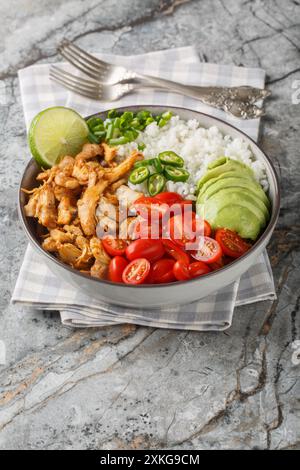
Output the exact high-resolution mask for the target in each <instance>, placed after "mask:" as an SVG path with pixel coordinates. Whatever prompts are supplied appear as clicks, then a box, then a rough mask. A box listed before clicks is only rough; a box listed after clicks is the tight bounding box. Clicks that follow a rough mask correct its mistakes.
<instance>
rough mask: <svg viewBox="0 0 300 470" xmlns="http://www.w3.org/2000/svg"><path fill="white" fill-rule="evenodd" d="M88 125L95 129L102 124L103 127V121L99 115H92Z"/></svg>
mask: <svg viewBox="0 0 300 470" xmlns="http://www.w3.org/2000/svg"><path fill="white" fill-rule="evenodd" d="M86 123H87V125H88V126H89V128H90V129H92V130H93V129H94V127H95V126H98V125H102V127H103V121H102V119H101V118H99V117H91V118H89V119H88V120H87V121H86Z"/></svg>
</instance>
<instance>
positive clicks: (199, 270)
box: [189, 261, 211, 277]
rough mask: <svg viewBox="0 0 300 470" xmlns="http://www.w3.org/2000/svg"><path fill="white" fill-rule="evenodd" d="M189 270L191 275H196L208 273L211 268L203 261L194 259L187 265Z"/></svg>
mask: <svg viewBox="0 0 300 470" xmlns="http://www.w3.org/2000/svg"><path fill="white" fill-rule="evenodd" d="M189 272H190V276H191V277H198V276H203V275H204V274H207V273H210V272H211V269H210V267H209V266H208V265H207V264H205V263H203V261H195V262H194V263H191V264H190V265H189Z"/></svg>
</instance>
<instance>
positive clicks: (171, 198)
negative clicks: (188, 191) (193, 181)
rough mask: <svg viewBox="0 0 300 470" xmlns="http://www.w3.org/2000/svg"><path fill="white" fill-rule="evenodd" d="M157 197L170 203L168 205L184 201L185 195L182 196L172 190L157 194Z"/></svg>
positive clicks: (165, 202)
mask: <svg viewBox="0 0 300 470" xmlns="http://www.w3.org/2000/svg"><path fill="white" fill-rule="evenodd" d="M155 199H156V200H157V201H159V202H161V203H164V204H168V206H172V205H173V204H178V203H183V202H184V200H183V197H182V196H180V194H178V193H172V192H163V193H159V194H157V195H156V196H155Z"/></svg>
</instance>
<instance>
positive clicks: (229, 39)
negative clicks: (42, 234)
mask: <svg viewBox="0 0 300 470" xmlns="http://www.w3.org/2000/svg"><path fill="white" fill-rule="evenodd" d="M299 5H300V2H299V1H298V0H287V1H285V2H279V1H278V0H277V1H276V0H275V1H271V0H254V1H249V0H248V1H247V0H246V1H243V0H238V1H237V0H201V1H200V0H198V1H197V0H194V1H192V0H191V1H188V0H173V1H172V0H161V1H159V0H131V1H129V0H102V1H101V0H88V1H85V2H83V1H81V0H53V1H51V2H49V1H46V0H40V1H39V2H34V1H32V0H31V1H28V0H12V1H10V2H2V3H1V5H0V10H1V18H2V39H1V47H0V56H1V60H0V64H1V65H0V109H1V113H0V126H1V136H2V138H1V141H0V148H1V150H0V152H1V159H0V166H1V170H0V181H1V184H0V191H1V205H0V211H1V212H0V214H1V233H0V236H1V246H2V247H4V250H3V249H2V253H1V265H2V269H1V273H0V277H1V289H2V294H1V300H0V302H1V328H0V332H1V333H0V339H1V341H2V345H3V344H5V347H6V363H5V364H4V365H2V366H0V376H1V379H0V387H1V390H0V406H1V407H0V448H4V449H22V448H25V449H31V448H33V449H84V448H89V449H90V448H96V449H112V448H119V449H139V448H167V449H171V448H174V449H191V448H195V449H209V448H213V449H227V448H234V449H253V448H258V449H269V448H270V449H299V448H300V425H299V419H300V380H299V371H300V368H299V367H300V366H299V361H297V358H296V354H294V356H292V355H293V352H294V351H296V349H295V347H297V344H298V350H299V343H296V341H297V340H300V337H299V331H300V328H299V277H300V269H299V265H300V258H299V234H300V226H299V221H298V218H297V217H296V215H297V208H298V207H299V163H298V161H299V147H300V137H299V127H300V113H299V109H300V108H299V106H300V104H298V105H297V104H296V101H297V97H298V101H299V99H300V94H299V92H297V89H296V88H297V87H298V88H299V87H300V81H299V80H300V67H299V47H300V37H299V23H300V6H299ZM64 37H66V38H68V39H71V40H76V42H77V44H79V45H81V46H83V47H85V48H87V49H90V50H91V51H99V50H104V51H109V52H115V53H118V54H133V53H135V52H139V53H140V52H145V51H150V50H155V49H163V48H168V47H176V46H184V45H189V44H194V45H196V47H197V49H198V51H199V54H200V57H201V58H202V60H205V61H209V62H222V63H227V64H231V63H234V64H237V65H246V66H254V67H255V66H258V67H262V68H264V69H265V70H266V71H267V74H268V86H269V87H270V89H271V91H272V98H271V99H269V100H268V101H267V115H266V117H265V118H264V119H263V122H262V137H261V144H262V146H263V148H264V149H265V151H266V152H267V153H268V154H269V155H270V156H271V158H272V159H273V162H274V163H275V165H276V168H277V170H278V172H279V174H280V177H281V182H282V192H283V194H282V210H281V216H280V220H279V224H278V226H277V229H276V230H275V233H274V236H273V238H272V240H271V243H270V245H269V253H270V257H271V262H272V266H273V270H274V277H275V283H276V288H277V292H278V299H277V300H275V301H273V302H271V301H269V302H262V303H257V304H255V305H250V306H244V307H242V308H238V309H237V310H236V312H235V316H234V321H233V325H232V327H231V328H230V329H229V330H228V331H226V332H224V333H195V332H186V331H168V330H159V329H150V328H141V327H135V326H127V325H124V326H116V327H113V328H105V329H89V330H87V329H86V330H72V329H68V328H65V327H62V326H61V324H60V320H59V317H58V314H57V313H56V312H53V313H41V312H35V311H25V310H23V309H20V308H16V307H12V306H10V305H9V300H10V296H11V291H12V289H13V286H14V283H15V280H16V276H17V273H18V270H19V266H20V264H21V261H22V256H23V253H24V249H25V246H26V243H27V242H26V240H25V236H24V234H23V232H22V230H21V226H20V223H19V222H18V218H17V209H16V194H17V186H18V182H19V180H20V176H21V173H22V171H23V169H24V166H25V163H26V158H25V156H26V154H27V155H28V150H27V149H26V134H25V126H24V120H23V115H22V106H21V102H20V93H19V88H18V78H17V71H18V69H19V68H22V67H25V66H28V65H32V64H36V63H43V62H49V61H56V60H58V57H57V54H56V46H57V44H58V43H59V42H60V41H61V40H62V39H63V38H64ZM297 80H298V81H297ZM295 87H296V88H295ZM293 96H294V99H293ZM293 101H294V104H293ZM297 130H298V132H297ZM298 214H299V212H298ZM293 348H294V349H293ZM297 362H298V364H297Z"/></svg>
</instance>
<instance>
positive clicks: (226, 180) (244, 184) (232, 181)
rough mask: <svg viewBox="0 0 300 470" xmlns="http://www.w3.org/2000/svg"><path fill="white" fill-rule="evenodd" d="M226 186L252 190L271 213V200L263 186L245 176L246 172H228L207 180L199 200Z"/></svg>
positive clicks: (199, 201)
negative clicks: (240, 173)
mask: <svg viewBox="0 0 300 470" xmlns="http://www.w3.org/2000/svg"><path fill="white" fill-rule="evenodd" d="M232 175H234V176H232ZM225 188H232V189H233V190H237V189H238V188H240V189H241V190H246V191H247V192H251V193H252V195H253V196H254V197H255V199H258V200H259V201H260V202H262V204H263V205H264V206H265V210H266V212H267V214H269V206H270V202H269V199H268V197H267V195H266V193H265V192H264V190H263V189H262V188H261V186H260V185H259V184H258V183H257V182H256V181H254V180H253V179H251V178H247V177H246V178H245V177H244V174H243V175H239V174H238V173H237V172H228V173H225V174H224V175H222V176H219V177H218V178H212V179H211V180H209V181H207V182H206V183H205V184H204V185H203V187H202V189H201V191H200V192H199V194H198V199H197V202H198V203H202V202H204V201H206V200H207V199H209V198H210V197H211V196H212V195H214V194H215V193H217V192H218V191H220V190H222V189H225Z"/></svg>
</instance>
